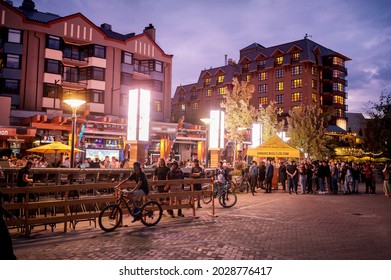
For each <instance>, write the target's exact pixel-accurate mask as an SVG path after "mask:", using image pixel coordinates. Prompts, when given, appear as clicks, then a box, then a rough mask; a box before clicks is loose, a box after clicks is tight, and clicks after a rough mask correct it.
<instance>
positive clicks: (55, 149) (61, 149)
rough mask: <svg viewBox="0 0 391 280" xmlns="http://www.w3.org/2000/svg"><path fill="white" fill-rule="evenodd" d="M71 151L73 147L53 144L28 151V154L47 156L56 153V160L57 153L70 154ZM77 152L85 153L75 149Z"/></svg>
mask: <svg viewBox="0 0 391 280" xmlns="http://www.w3.org/2000/svg"><path fill="white" fill-rule="evenodd" d="M71 149H72V147H71V146H68V145H65V144H63V143H61V142H52V143H50V144H46V145H43V146H39V147H35V148H31V149H28V150H27V152H35V153H43V154H45V153H49V154H53V153H54V159H55V160H56V159H57V153H68V154H69V153H70V152H71ZM75 152H84V151H82V150H79V149H76V148H75Z"/></svg>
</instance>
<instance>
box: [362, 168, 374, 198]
mask: <svg viewBox="0 0 391 280" xmlns="http://www.w3.org/2000/svg"><path fill="white" fill-rule="evenodd" d="M362 173H363V174H364V176H365V194H372V180H373V171H372V168H371V166H370V165H369V163H366V164H365V166H364V169H363V171H362Z"/></svg>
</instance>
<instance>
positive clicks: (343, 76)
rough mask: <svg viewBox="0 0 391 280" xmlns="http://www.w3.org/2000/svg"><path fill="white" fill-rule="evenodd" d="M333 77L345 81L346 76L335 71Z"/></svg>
mask: <svg viewBox="0 0 391 280" xmlns="http://www.w3.org/2000/svg"><path fill="white" fill-rule="evenodd" d="M333 77H334V78H340V79H345V77H346V74H345V73H344V72H342V71H339V70H333Z"/></svg>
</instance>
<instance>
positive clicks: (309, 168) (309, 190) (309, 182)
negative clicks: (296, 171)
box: [305, 163, 314, 193]
mask: <svg viewBox="0 0 391 280" xmlns="http://www.w3.org/2000/svg"><path fill="white" fill-rule="evenodd" d="M305 169H306V171H307V193H312V176H313V175H314V173H313V172H312V165H311V163H306V164H305Z"/></svg>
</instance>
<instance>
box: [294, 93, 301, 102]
mask: <svg viewBox="0 0 391 280" xmlns="http://www.w3.org/2000/svg"><path fill="white" fill-rule="evenodd" d="M299 101H302V94H301V92H294V93H292V102H299Z"/></svg>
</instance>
